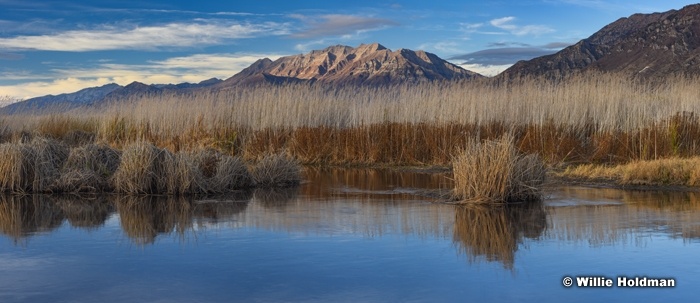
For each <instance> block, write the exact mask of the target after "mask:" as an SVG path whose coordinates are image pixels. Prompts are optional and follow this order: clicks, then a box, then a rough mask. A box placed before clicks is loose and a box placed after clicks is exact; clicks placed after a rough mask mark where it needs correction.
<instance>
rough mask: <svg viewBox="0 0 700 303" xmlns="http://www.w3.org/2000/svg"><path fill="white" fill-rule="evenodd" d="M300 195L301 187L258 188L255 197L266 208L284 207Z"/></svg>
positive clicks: (256, 201)
mask: <svg viewBox="0 0 700 303" xmlns="http://www.w3.org/2000/svg"><path fill="white" fill-rule="evenodd" d="M298 195H299V187H287V188H257V189H255V194H254V195H253V199H254V200H255V203H257V204H260V205H262V206H263V207H264V208H270V209H284V208H285V207H286V206H287V204H289V203H290V202H291V201H294V200H295V199H296V198H297V196H298Z"/></svg>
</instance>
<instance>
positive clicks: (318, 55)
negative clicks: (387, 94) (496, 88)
mask: <svg viewBox="0 0 700 303" xmlns="http://www.w3.org/2000/svg"><path fill="white" fill-rule="evenodd" d="M478 77H481V75H479V74H477V73H474V72H471V71H468V70H465V69H463V68H461V67H459V66H456V65H454V64H452V63H449V62H447V61H445V60H442V59H440V58H439V57H438V56H436V55H434V54H431V53H427V52H424V51H412V50H409V49H399V50H397V51H392V50H390V49H387V48H386V47H384V46H382V45H381V44H378V43H374V44H363V45H360V46H358V47H357V48H353V47H350V46H345V45H335V46H331V47H328V48H326V49H323V50H315V51H312V52H310V53H307V54H300V55H295V56H287V57H282V58H279V59H277V60H275V61H272V60H270V59H267V58H266V59H262V60H258V61H256V62H255V63H253V64H252V65H251V66H249V67H248V68H246V69H244V70H242V71H241V72H240V73H238V74H236V75H234V76H233V77H231V78H229V79H226V80H225V81H224V82H223V83H221V84H219V85H217V87H231V86H237V85H249V84H258V83H286V82H295V83H296V82H322V83H323V82H324V83H333V84H360V85H385V84H397V83H407V82H408V83H412V82H422V81H429V80H457V79H470V78H478Z"/></svg>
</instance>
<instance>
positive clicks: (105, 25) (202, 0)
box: [0, 0, 693, 100]
mask: <svg viewBox="0 0 700 303" xmlns="http://www.w3.org/2000/svg"><path fill="white" fill-rule="evenodd" d="M688 4H693V2H689V1H680V0H665V1H658V0H653V1H652V0H638V1H633V0H611V1H601V0H503V1H498V0H494V1H423V0H421V1H397V0H371V1H366V0H355V1H304V0H299V1H279V0H276V1H219V0H198V1H182V0H170V1H153V0H150V1H149V0H141V1H136V0H120V1H116V0H114V1H112V0H105V1H100V0H93V1H76V0H62V1H42V0H34V1H27V0H0V99H2V100H10V99H13V100H17V99H27V98H31V97H36V96H43V95H48V94H54V95H55V94H61V93H70V92H75V91H78V90H80V89H83V88H87V87H95V86H101V85H105V84H108V83H117V84H120V85H127V84H129V83H131V82H133V81H139V82H143V83H147V84H168V83H173V84H175V83H182V82H192V83H196V82H200V81H202V80H206V79H210V78H213V77H216V78H220V79H226V78H228V77H231V76H233V75H234V74H236V73H237V72H239V71H240V70H242V69H243V68H245V67H247V66H248V65H250V64H251V63H253V62H255V61H256V60H258V59H261V58H264V57H267V58H270V59H273V60H274V59H276V58H279V57H281V56H287V55H295V54H300V53H306V52H309V51H311V50H315V49H323V48H326V47H328V46H331V45H336V44H342V45H349V46H353V47H356V46H358V45H360V44H363V43H365V44H367V43H374V42H378V43H380V44H382V45H384V46H385V47H387V48H389V49H392V50H397V49H400V48H408V49H413V50H425V51H428V52H431V53H434V54H436V55H438V56H440V57H442V58H443V59H447V60H448V61H450V62H452V63H455V64H458V65H460V66H462V67H464V68H467V69H469V70H472V71H476V72H479V73H482V74H484V75H495V74H497V73H498V72H500V71H502V70H504V69H505V68H507V67H508V66H510V65H512V64H513V63H515V62H517V61H518V60H527V59H531V58H534V57H538V56H541V55H545V54H550V53H553V52H556V51H558V50H561V49H562V48H563V47H566V46H567V45H571V44H574V43H576V42H577V41H579V40H581V39H585V38H587V37H588V36H590V35H592V34H593V33H595V32H596V31H598V30H599V29H601V28H602V27H603V26H605V25H607V24H609V23H611V22H613V21H615V20H617V19H619V18H622V17H628V16H630V15H632V14H635V13H652V12H662V11H668V10H670V9H680V8H682V7H683V6H685V5H688Z"/></svg>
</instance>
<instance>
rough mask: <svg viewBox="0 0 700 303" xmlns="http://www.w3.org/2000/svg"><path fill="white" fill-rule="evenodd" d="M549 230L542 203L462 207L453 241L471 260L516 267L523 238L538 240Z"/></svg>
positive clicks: (459, 209) (457, 215) (458, 211)
mask: <svg viewBox="0 0 700 303" xmlns="http://www.w3.org/2000/svg"><path fill="white" fill-rule="evenodd" d="M546 228H547V213H546V211H545V209H544V206H543V205H542V204H541V203H534V204H528V205H510V206H495V207H492V206H458V207H456V208H455V224H454V236H453V240H454V242H455V243H456V244H457V246H458V248H459V250H460V251H461V252H462V253H464V254H466V255H467V256H468V257H469V259H470V261H475V260H478V258H480V257H483V258H485V259H486V260H488V261H499V262H501V263H503V266H504V267H505V268H508V269H512V268H513V264H514V262H515V252H516V251H517V250H518V247H519V246H520V244H521V243H522V242H523V238H530V239H537V238H539V237H540V236H541V235H542V233H543V232H544V230H545V229H546Z"/></svg>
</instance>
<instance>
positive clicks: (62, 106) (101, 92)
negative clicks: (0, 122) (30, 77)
mask: <svg viewBox="0 0 700 303" xmlns="http://www.w3.org/2000/svg"><path fill="white" fill-rule="evenodd" d="M119 88H121V86H120V85H118V84H114V83H110V84H107V85H103V86H99V87H90V88H85V89H82V90H79V91H77V92H74V93H69V94H60V95H56V96H54V95H47V96H43V97H36V98H31V99H28V100H25V101H21V102H17V103H12V104H9V105H7V106H5V107H2V108H0V114H17V113H27V112H49V111H55V112H60V111H67V110H71V109H73V108H76V107H79V106H83V105H87V104H90V103H91V102H93V101H94V100H99V99H102V98H104V97H105V96H107V95H109V94H110V93H112V92H114V91H115V90H117V89H119Z"/></svg>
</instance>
